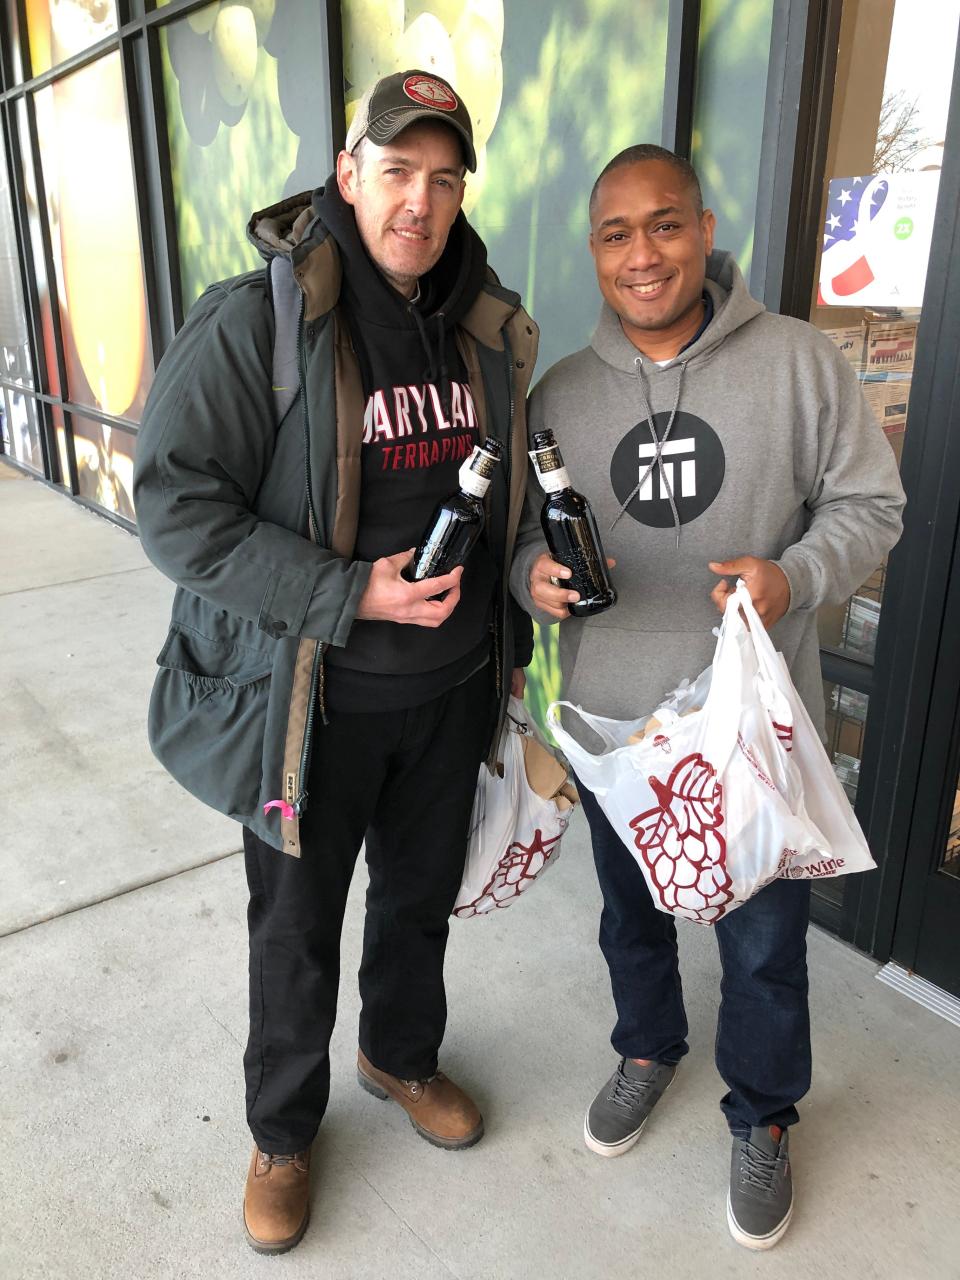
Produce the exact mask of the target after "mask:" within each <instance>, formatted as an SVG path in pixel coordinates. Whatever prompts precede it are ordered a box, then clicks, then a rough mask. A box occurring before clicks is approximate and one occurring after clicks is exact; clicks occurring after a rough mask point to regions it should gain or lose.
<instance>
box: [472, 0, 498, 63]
mask: <svg viewBox="0 0 960 1280" xmlns="http://www.w3.org/2000/svg"><path fill="white" fill-rule="evenodd" d="M463 16H464V18H469V17H474V18H480V20H481V21H482V22H485V23H487V25H488V26H489V27H490V29H491V30H492V31H493V34H494V38H495V39H496V42H497V51H498V52H499V50H500V46H501V45H502V44H503V0H467V4H466V9H465V11H464V15H463Z"/></svg>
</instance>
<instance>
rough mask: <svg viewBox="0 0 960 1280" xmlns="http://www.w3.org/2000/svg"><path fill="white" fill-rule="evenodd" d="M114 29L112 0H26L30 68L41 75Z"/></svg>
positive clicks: (110, 33)
mask: <svg viewBox="0 0 960 1280" xmlns="http://www.w3.org/2000/svg"><path fill="white" fill-rule="evenodd" d="M116 29H117V6H116V4H115V2H114V0H27V33H28V35H29V39H30V64H31V71H32V72H33V74H34V75H35V76H39V75H42V74H43V72H44V71H49V70H50V68H51V67H56V66H58V65H59V64H60V63H61V62H64V61H66V59H67V58H72V57H73V56H74V54H77V53H82V52H83V50H84V49H89V48H90V46H91V45H92V44H96V43H97V41H98V40H102V39H103V38H104V37H105V36H109V35H113V33H114V32H115V31H116Z"/></svg>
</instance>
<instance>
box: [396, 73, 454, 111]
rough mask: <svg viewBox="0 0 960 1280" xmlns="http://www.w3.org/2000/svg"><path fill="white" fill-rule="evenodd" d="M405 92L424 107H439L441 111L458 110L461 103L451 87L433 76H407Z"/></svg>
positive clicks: (404, 84) (404, 85)
mask: <svg viewBox="0 0 960 1280" xmlns="http://www.w3.org/2000/svg"><path fill="white" fill-rule="evenodd" d="M403 92H404V93H405V94H406V95H407V97H408V98H412V99H413V101H414V102H419V103H420V105H421V106H424V107H437V108H439V110H440V111H456V109H457V107H458V106H459V105H460V104H459V102H458V101H457V99H456V97H455V96H454V93H453V91H452V90H451V89H449V88H448V87H447V85H445V84H444V83H443V81H442V80H435V79H434V78H433V76H407V78H406V80H404V82H403Z"/></svg>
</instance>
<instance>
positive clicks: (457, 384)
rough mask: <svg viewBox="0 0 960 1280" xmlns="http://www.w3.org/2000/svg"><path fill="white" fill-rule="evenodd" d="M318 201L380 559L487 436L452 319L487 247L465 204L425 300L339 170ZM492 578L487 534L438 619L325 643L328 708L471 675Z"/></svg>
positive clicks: (373, 702) (397, 703) (364, 533)
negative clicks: (339, 275) (390, 272)
mask: <svg viewBox="0 0 960 1280" xmlns="http://www.w3.org/2000/svg"><path fill="white" fill-rule="evenodd" d="M313 207H314V211H315V212H316V213H317V214H318V215H319V217H320V219H321V220H322V222H323V223H324V224H325V225H326V226H327V227H328V228H329V230H330V233H331V235H332V236H333V238H334V239H335V240H336V242H337V246H338V248H339V249H340V253H341V258H342V261H343V285H342V289H341V299H340V300H341V306H342V309H343V313H344V317H345V319H346V322H347V325H348V327H349V331H350V336H351V339H352V342H353V346H354V349H355V351H356V353H357V359H358V362H359V365H360V374H361V379H362V382H363V392H364V397H365V412H364V421H363V450H362V453H361V476H362V488H361V493H360V517H359V527H358V530H357V541H356V549H355V552H354V554H355V556H356V558H357V559H358V560H370V561H373V560H376V559H378V558H379V557H380V556H388V555H395V554H396V553H397V552H399V551H405V550H407V549H408V548H409V547H412V546H416V545H417V543H418V542H419V541H420V538H421V535H422V534H423V532H424V528H425V526H426V523H427V521H428V520H429V518H430V516H431V514H432V512H433V510H434V507H435V506H436V505H437V503H438V502H440V501H441V500H442V499H443V498H445V497H447V496H448V495H449V494H450V493H452V492H454V491H455V490H456V488H457V487H458V471H459V468H460V465H461V463H462V462H463V461H464V460H465V459H466V458H467V457H469V456H470V453H471V451H472V449H473V446H474V445H475V444H477V443H479V431H478V426H477V419H476V412H475V409H474V403H473V397H472V395H471V392H470V386H469V383H468V381H467V377H466V369H465V367H464V364H463V361H462V359H461V357H460V354H459V352H458V351H457V347H456V341H455V329H456V325H457V321H458V320H459V319H460V318H461V317H462V316H464V315H465V314H466V313H467V311H468V310H469V309H470V307H471V306H472V305H473V303H474V301H475V300H476V297H477V295H478V293H479V292H480V289H481V286H482V284H483V281H484V277H485V274H486V263H487V254H486V249H485V248H484V245H483V242H482V241H481V240H480V238H479V236H477V234H476V232H474V231H473V229H472V228H471V227H470V225H469V224H468V222H467V220H466V218H464V217H463V215H462V214H459V215H458V216H457V219H456V221H455V222H454V224H453V226H452V228H451V230H450V236H449V238H448V240H447V244H446V247H445V249H444V251H443V254H442V255H441V257H440V259H439V261H438V262H437V264H436V266H434V267H433V268H432V270H431V271H429V272H428V273H427V274H426V275H425V276H423V277H422V278H421V280H420V282H419V286H420V293H419V298H418V300H417V301H416V302H410V301H408V300H407V299H406V298H404V297H403V296H402V295H401V294H400V293H398V292H397V290H396V289H394V288H393V286H392V285H391V284H389V282H388V281H387V280H386V278H385V277H384V276H383V275H382V274H381V273H380V271H379V270H378V269H377V267H376V266H375V265H374V263H373V261H372V260H371V258H370V256H369V255H368V253H367V251H366V249H365V248H364V245H363V242H362V241H361V239H360V236H359V233H358V231H357V225H356V221H355V218H354V214H353V209H352V208H351V206H350V205H348V204H347V203H346V202H345V201H344V200H343V198H342V197H341V195H340V193H339V191H338V190H337V185H336V181H335V180H334V179H333V178H331V179H330V181H329V182H328V183H327V185H326V187H325V188H323V189H322V190H321V191H318V192H317V193H316V194H315V196H314V200H313ZM358 426H359V424H358ZM496 578H497V573H496V568H495V565H494V562H493V559H492V557H491V555H490V553H489V551H488V549H487V546H486V542H485V540H484V539H481V541H480V543H479V544H478V545H477V546H476V547H475V548H474V550H473V551H472V553H471V555H470V559H469V560H468V562H467V565H466V568H465V570H464V574H463V578H462V581H461V598H460V601H459V603H458V605H457V607H456V609H454V611H453V613H452V614H451V615H450V617H449V618H448V619H447V621H446V622H445V623H444V624H443V625H442V626H441V627H437V628H435V629H433V628H427V627H411V626H402V625H400V624H398V623H392V622H364V621H359V622H355V623H354V625H353V628H352V629H351V632H350V638H349V640H348V642H347V645H346V646H345V647H344V648H342V649H340V648H331V649H329V650H328V651H327V655H326V662H327V665H328V671H327V687H326V702H327V705H328V706H329V707H330V709H331V710H333V711H336V710H338V709H339V710H344V711H346V710H353V711H366V710H374V709H376V710H395V709H399V708H401V707H409V706H416V705H417V704H418V703H421V702H425V701H427V700H429V699H430V698H434V697H437V696H438V695H439V694H441V693H443V692H445V691H446V690H447V689H448V688H452V687H453V685H455V684H458V683H459V682H460V681H461V680H463V679H465V678H466V677H467V676H468V675H470V674H471V673H472V672H473V671H474V670H476V668H477V667H478V666H479V665H481V664H482V663H483V662H484V661H486V658H487V655H488V653H489V630H490V622H491V618H492V610H493V592H494V586H495V583H496Z"/></svg>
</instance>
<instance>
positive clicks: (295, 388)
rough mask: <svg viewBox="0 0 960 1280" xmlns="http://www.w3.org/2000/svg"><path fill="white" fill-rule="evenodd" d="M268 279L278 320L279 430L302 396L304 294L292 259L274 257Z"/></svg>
mask: <svg viewBox="0 0 960 1280" xmlns="http://www.w3.org/2000/svg"><path fill="white" fill-rule="evenodd" d="M267 278H268V280H269V284H270V301H271V302H272V303H273V320H274V336H273V403H274V408H275V410H276V421H277V426H278V427H279V426H280V423H281V422H283V420H284V418H285V417H286V416H287V414H288V413H289V412H290V408H291V406H292V405H293V402H294V400H296V398H297V396H298V395H299V393H300V362H299V354H298V350H297V340H298V336H299V335H298V330H299V327H300V308H301V306H302V295H301V293H300V288H299V286H298V284H297V282H296V280H294V278H293V263H292V262H291V261H290V259H289V258H285V257H277V258H271V260H270V263H269V265H268V266H267Z"/></svg>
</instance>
